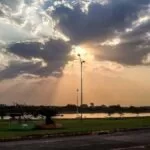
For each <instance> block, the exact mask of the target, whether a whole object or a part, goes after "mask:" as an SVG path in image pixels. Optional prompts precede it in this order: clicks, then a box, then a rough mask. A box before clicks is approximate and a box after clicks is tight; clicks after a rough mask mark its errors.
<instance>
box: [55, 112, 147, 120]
mask: <svg viewBox="0 0 150 150" xmlns="http://www.w3.org/2000/svg"><path fill="white" fill-rule="evenodd" d="M145 116H150V113H140V114H134V113H124V114H122V115H120V114H118V113H114V114H112V115H111V116H109V115H108V114H107V113H84V114H83V118H108V117H109V118H110V117H112V118H116V117H117V118H118V117H145ZM54 118H59V119H75V118H80V114H77V113H73V114H60V115H58V116H56V117H54Z"/></svg>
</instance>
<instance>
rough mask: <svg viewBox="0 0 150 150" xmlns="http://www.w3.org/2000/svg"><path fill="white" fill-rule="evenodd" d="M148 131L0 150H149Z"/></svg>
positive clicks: (1, 148)
mask: <svg viewBox="0 0 150 150" xmlns="http://www.w3.org/2000/svg"><path fill="white" fill-rule="evenodd" d="M148 145H150V130H145V131H144V130H143V131H134V132H133V131H132V132H126V133H115V134H111V135H89V136H79V137H65V138H55V139H45V140H33V141H18V142H6V143H0V150H150V146H148Z"/></svg>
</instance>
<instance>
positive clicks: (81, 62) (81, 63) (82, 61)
mask: <svg viewBox="0 0 150 150" xmlns="http://www.w3.org/2000/svg"><path fill="white" fill-rule="evenodd" d="M78 56H79V59H80V65H81V66H80V67H81V68H80V69H81V106H80V113H81V120H82V119H83V112H82V110H83V109H82V106H83V73H82V71H83V63H85V61H84V60H82V59H81V55H80V54H78Z"/></svg>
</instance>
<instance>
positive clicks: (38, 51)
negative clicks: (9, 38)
mask: <svg viewBox="0 0 150 150" xmlns="http://www.w3.org/2000/svg"><path fill="white" fill-rule="evenodd" d="M70 50H71V46H70V44H69V43H66V42H64V41H62V40H50V41H48V42H46V43H45V44H44V45H43V44H41V43H39V42H29V43H16V44H14V45H11V46H10V47H9V52H12V53H14V54H16V55H19V56H21V57H24V58H27V59H31V58H33V57H34V58H42V59H43V60H44V61H46V62H47V63H51V62H53V61H54V62H55V61H67V60H69V59H71V57H69V56H68V53H69V52H70Z"/></svg>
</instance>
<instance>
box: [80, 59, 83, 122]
mask: <svg viewBox="0 0 150 150" xmlns="http://www.w3.org/2000/svg"><path fill="white" fill-rule="evenodd" d="M80 63H81V106H80V107H81V110H80V111H81V120H82V119H83V113H82V105H83V83H82V82H83V77H82V64H83V62H82V60H80Z"/></svg>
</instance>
